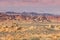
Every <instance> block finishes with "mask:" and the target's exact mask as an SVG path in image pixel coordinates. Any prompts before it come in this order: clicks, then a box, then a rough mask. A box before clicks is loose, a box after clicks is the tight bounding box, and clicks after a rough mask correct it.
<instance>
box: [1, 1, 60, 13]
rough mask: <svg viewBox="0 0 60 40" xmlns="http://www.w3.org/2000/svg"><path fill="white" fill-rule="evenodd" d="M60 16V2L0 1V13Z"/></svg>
mask: <svg viewBox="0 0 60 40" xmlns="http://www.w3.org/2000/svg"><path fill="white" fill-rule="evenodd" d="M6 11H14V12H24V11H25V12H37V13H53V14H60V0H0V12H6Z"/></svg>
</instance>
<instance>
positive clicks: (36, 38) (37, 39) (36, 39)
mask: <svg viewBox="0 0 60 40" xmlns="http://www.w3.org/2000/svg"><path fill="white" fill-rule="evenodd" d="M31 40H40V39H39V38H38V37H33V38H31Z"/></svg>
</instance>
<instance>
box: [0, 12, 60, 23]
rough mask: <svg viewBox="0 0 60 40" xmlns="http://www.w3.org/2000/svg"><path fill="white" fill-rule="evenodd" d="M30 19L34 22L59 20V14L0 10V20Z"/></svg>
mask: <svg viewBox="0 0 60 40" xmlns="http://www.w3.org/2000/svg"><path fill="white" fill-rule="evenodd" d="M7 19H9V20H13V19H14V20H18V19H19V20H21V19H22V20H32V21H34V22H60V16H59V15H53V14H49V13H35V12H22V13H16V12H0V20H7Z"/></svg>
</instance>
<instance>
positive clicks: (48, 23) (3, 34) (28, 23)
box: [0, 13, 60, 40]
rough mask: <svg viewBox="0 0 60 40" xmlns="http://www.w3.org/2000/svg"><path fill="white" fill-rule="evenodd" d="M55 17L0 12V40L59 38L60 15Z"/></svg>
mask: <svg viewBox="0 0 60 40" xmlns="http://www.w3.org/2000/svg"><path fill="white" fill-rule="evenodd" d="M29 15H30V14H29ZM52 18H54V19H52ZM57 18H58V21H57ZM57 18H55V16H51V15H48V17H46V16H44V17H43V16H40V15H38V16H35V15H34V16H32V17H31V16H27V15H25V14H24V15H22V16H21V15H7V14H1V13H0V40H60V21H59V20H60V16H59V17H57Z"/></svg>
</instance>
